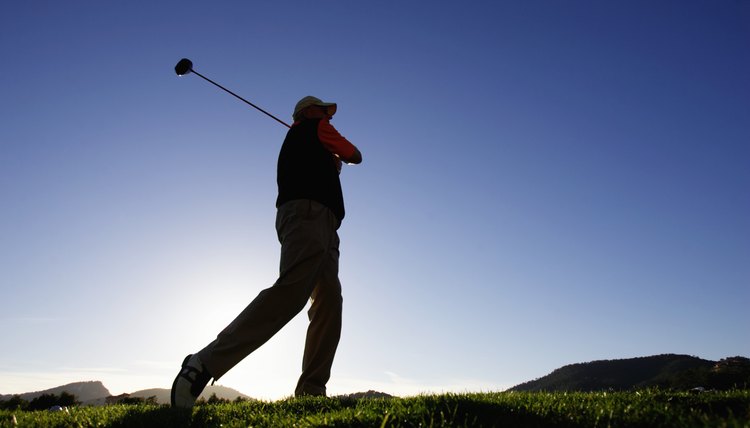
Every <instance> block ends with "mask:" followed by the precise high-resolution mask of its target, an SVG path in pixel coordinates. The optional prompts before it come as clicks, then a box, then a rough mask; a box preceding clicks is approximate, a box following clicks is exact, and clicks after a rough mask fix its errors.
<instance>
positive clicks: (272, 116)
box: [190, 70, 291, 128]
mask: <svg viewBox="0 0 750 428" xmlns="http://www.w3.org/2000/svg"><path fill="white" fill-rule="evenodd" d="M190 71H191V72H192V73H193V74H195V75H197V76H200V77H201V78H203V79H204V80H206V81H207V82H209V83H213V84H214V85H216V86H218V87H219V88H221V89H223V90H225V91H226V92H228V93H230V94H232V95H234V96H235V97H236V98H238V99H240V100H242V101H244V102H245V103H247V104H248V105H250V106H251V107H254V108H256V109H257V110H258V111H260V112H261V113H264V114H266V115H267V116H268V117H270V118H272V119H273V120H275V121H277V122H279V123H280V124H282V125H284V126H286V127H287V128H291V126H289V124H288V123H286V122H284V121H282V120H281V119H279V118H278V117H276V116H274V115H272V114H271V113H269V112H267V111H265V110H263V109H262V108H260V107H258V106H256V105H255V104H253V103H251V102H250V101H248V100H246V99H244V98H242V97H241V96H239V95H237V94H235V93H234V92H232V91H230V90H229V89H227V88H225V87H223V86H221V85H219V84H218V83H216V82H214V81H213V80H211V79H209V78H208V77H206V76H204V75H202V74H200V73H198V72H197V71H195V70H190Z"/></svg>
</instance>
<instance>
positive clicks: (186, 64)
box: [174, 58, 193, 76]
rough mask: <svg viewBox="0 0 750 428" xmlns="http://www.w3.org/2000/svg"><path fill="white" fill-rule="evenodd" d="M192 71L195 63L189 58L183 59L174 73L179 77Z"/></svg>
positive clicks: (175, 67) (176, 66)
mask: <svg viewBox="0 0 750 428" xmlns="http://www.w3.org/2000/svg"><path fill="white" fill-rule="evenodd" d="M191 71H193V61H190V60H189V59H187V58H182V59H181V60H180V62H178V63H177V65H175V66H174V72H175V73H177V75H178V76H184V75H186V74H188V73H190V72H191Z"/></svg>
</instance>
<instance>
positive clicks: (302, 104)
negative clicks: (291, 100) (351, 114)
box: [292, 95, 337, 116]
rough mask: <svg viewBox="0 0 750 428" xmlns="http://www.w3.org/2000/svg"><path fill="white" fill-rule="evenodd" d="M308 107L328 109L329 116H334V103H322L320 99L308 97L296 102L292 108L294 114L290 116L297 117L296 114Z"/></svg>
mask: <svg viewBox="0 0 750 428" xmlns="http://www.w3.org/2000/svg"><path fill="white" fill-rule="evenodd" d="M310 106H320V107H328V115H329V116H333V115H334V114H336V108H337V107H336V103H324V102H323V100H321V99H320V98H316V97H313V96H310V95H308V96H306V97H304V98H302V99H301V100H299V101H298V102H297V105H296V106H294V114H293V115H292V116H297V113H299V112H300V111H302V110H303V109H304V108H306V107H310Z"/></svg>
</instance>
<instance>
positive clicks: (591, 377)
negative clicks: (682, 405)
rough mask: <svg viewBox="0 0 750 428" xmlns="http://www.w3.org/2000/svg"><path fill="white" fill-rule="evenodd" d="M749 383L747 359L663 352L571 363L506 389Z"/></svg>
mask: <svg viewBox="0 0 750 428" xmlns="http://www.w3.org/2000/svg"><path fill="white" fill-rule="evenodd" d="M749 385H750V359H747V358H744V357H731V358H725V359H722V360H720V361H718V362H717V361H709V360H703V359H701V358H697V357H692V356H688V355H675V354H664V355H655V356H650V357H640V358H629V359H621V360H601V361H592V362H588V363H579V364H571V365H567V366H564V367H561V368H559V369H557V370H555V371H553V372H552V373H550V374H549V375H547V376H544V377H541V378H539V379H536V380H532V381H530V382H525V383H522V384H520V385H516V386H514V387H513V388H511V389H510V391H607V390H615V391H624V390H630V389H639V388H648V387H660V388H669V389H691V388H695V387H703V388H708V389H730V388H732V387H735V386H737V387H747V386H749Z"/></svg>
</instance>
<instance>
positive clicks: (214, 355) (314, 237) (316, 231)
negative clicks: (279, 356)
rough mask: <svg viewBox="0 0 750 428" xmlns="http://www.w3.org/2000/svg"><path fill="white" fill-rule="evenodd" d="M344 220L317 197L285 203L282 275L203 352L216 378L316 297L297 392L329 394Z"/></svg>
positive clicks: (279, 227) (279, 224)
mask: <svg viewBox="0 0 750 428" xmlns="http://www.w3.org/2000/svg"><path fill="white" fill-rule="evenodd" d="M338 225H339V221H338V219H337V218H336V216H335V215H334V214H333V212H332V211H331V210H330V209H328V208H327V207H326V206H324V205H322V204H320V203H318V202H315V201H312V200H308V199H298V200H293V201H289V202H287V203H285V204H284V205H282V206H281V207H279V209H278V212H277V214H276V232H277V233H278V237H279V242H281V262H280V273H279V279H278V280H277V281H276V283H275V284H274V285H273V286H272V287H270V288H267V289H265V290H263V291H261V292H260V294H258V296H257V297H256V298H255V300H253V301H252V302H251V303H250V304H249V305H248V306H247V307H246V308H245V309H244V310H243V311H242V312H241V313H240V314H239V315H238V316H237V318H235V319H234V321H232V322H231V323H230V324H229V325H228V326H227V327H226V328H225V329H224V330H223V331H222V332H221V333H219V335H218V336H217V337H216V340H214V341H213V342H211V343H210V344H209V345H208V346H206V347H205V348H204V349H203V350H201V351H200V352H199V353H198V356H199V357H200V359H201V361H203V364H205V365H206V367H207V368H208V371H209V372H210V373H211V375H212V376H213V378H214V379H218V378H220V377H221V376H223V375H224V374H225V373H226V372H227V371H229V369H231V368H232V367H234V366H235V365H236V364H237V363H239V362H240V361H242V359H243V358H245V357H246V356H248V355H249V354H250V353H251V352H253V351H255V350H256V349H258V348H259V347H260V346H261V345H263V344H264V343H266V341H268V339H270V338H271V337H272V336H273V335H274V334H276V332H278V331H279V330H281V328H282V327H283V326H284V325H286V324H287V323H288V322H289V321H290V320H291V319H292V318H293V317H294V316H295V315H297V314H298V313H299V312H300V311H301V310H302V309H303V308H304V307H305V304H306V303H307V299H312V306H311V307H310V310H309V311H308V316H309V319H310V325H309V327H308V329H307V338H306V341H305V353H304V356H303V359H302V375H301V376H300V378H299V382H298V383H297V387H296V389H295V395H298V396H299V395H325V393H326V383H327V382H328V379H329V378H330V377H331V366H332V365H333V357H334V355H335V354H336V348H337V347H338V343H339V337H340V336H341V310H342V301H343V299H342V297H341V283H340V282H339V279H338V270H339V237H338V234H337V233H336V230H337V229H338Z"/></svg>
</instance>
